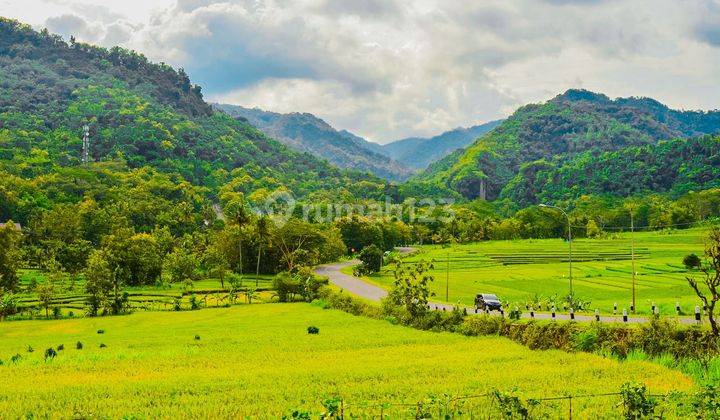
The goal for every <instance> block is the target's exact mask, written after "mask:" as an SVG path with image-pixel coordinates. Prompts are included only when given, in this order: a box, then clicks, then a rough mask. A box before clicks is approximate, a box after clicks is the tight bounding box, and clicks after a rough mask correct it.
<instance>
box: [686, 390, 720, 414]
mask: <svg viewBox="0 0 720 420" xmlns="http://www.w3.org/2000/svg"><path fill="white" fill-rule="evenodd" d="M692 406H693V411H695V414H696V416H697V418H699V419H719V418H720V388H718V386H717V385H713V384H710V385H705V386H704V387H702V388H701V389H700V391H698V392H697V393H696V394H695V396H694V398H693V402H692Z"/></svg>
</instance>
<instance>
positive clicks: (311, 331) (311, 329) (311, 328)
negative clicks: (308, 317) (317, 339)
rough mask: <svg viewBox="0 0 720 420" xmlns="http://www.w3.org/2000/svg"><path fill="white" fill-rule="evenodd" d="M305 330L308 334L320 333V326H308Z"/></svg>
mask: <svg viewBox="0 0 720 420" xmlns="http://www.w3.org/2000/svg"><path fill="white" fill-rule="evenodd" d="M307 332H308V334H320V328H318V327H314V326H309V327H308V328H307Z"/></svg>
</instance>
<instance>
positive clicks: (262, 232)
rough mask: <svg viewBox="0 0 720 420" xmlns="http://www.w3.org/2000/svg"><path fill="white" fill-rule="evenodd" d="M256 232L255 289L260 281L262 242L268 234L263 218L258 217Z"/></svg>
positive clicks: (265, 219) (266, 223) (266, 222)
mask: <svg viewBox="0 0 720 420" xmlns="http://www.w3.org/2000/svg"><path fill="white" fill-rule="evenodd" d="M257 232H258V255H257V265H256V267H255V287H258V284H259V283H258V282H259V281H260V256H261V252H262V246H263V241H264V240H265V236H266V235H267V233H268V220H267V218H266V217H265V216H260V218H259V219H258V221H257Z"/></svg>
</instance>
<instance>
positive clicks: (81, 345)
mask: <svg viewBox="0 0 720 420" xmlns="http://www.w3.org/2000/svg"><path fill="white" fill-rule="evenodd" d="M75 348H76V349H77V350H82V349H83V343H81V342H79V341H78V342H77V343H75Z"/></svg>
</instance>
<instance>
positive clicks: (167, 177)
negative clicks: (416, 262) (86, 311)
mask: <svg viewBox="0 0 720 420" xmlns="http://www.w3.org/2000/svg"><path fill="white" fill-rule="evenodd" d="M85 124H87V125H89V127H90V138H91V147H90V157H91V160H92V161H94V162H95V163H94V164H90V165H82V166H81V165H80V163H81V162H80V158H81V149H82V140H81V136H82V127H83V125H85ZM109 171H110V172H113V173H112V174H108V172H109ZM118 172H123V173H125V175H122V176H120V175H119V174H118ZM131 173H136V174H143V175H141V176H142V177H144V179H145V180H146V181H147V179H149V178H152V177H154V176H156V175H157V174H163V175H162V176H160V175H157V176H160V178H162V180H163V182H171V183H173V184H175V185H176V186H181V185H182V184H183V183H185V184H187V185H188V187H187V188H192V189H195V190H196V192H197V193H198V194H201V195H205V196H208V195H215V194H217V193H218V191H219V190H220V189H221V188H223V187H225V189H228V190H234V191H235V192H239V193H244V194H245V195H247V196H249V197H250V196H252V194H255V197H256V198H258V199H260V198H261V197H263V196H265V195H267V194H269V193H271V192H273V191H276V190H284V189H290V190H292V191H293V192H295V194H296V195H298V196H306V195H308V194H312V193H321V194H335V195H336V196H343V197H352V196H357V197H371V198H375V197H381V196H383V194H384V193H385V192H386V188H387V185H386V183H385V182H383V181H381V180H379V179H377V178H375V177H373V176H371V175H369V174H363V173H359V172H349V171H343V170H340V169H337V168H335V167H333V166H331V165H329V164H328V163H326V162H323V161H320V160H318V159H316V158H315V157H313V156H310V155H309V154H306V153H298V152H295V151H292V150H290V149H288V148H287V147H286V146H284V145H282V144H280V143H279V142H277V141H275V140H273V139H270V138H269V137H267V136H265V135H264V134H262V133H261V132H260V131H258V130H257V129H255V128H254V127H252V126H250V125H249V124H248V123H247V122H243V121H237V120H235V119H233V118H231V117H229V116H227V115H224V114H222V113H216V112H214V111H213V110H212V108H211V107H210V106H209V105H208V104H207V103H205V101H204V100H203V98H202V94H201V90H200V88H199V87H198V86H194V85H192V84H191V83H190V80H189V79H188V76H187V75H186V74H185V73H184V72H183V71H182V70H179V71H176V70H174V69H172V68H171V67H169V66H167V65H164V64H153V63H151V62H149V61H148V60H147V59H146V58H145V57H143V56H142V55H139V54H137V53H134V52H131V51H127V50H124V49H121V48H112V49H110V50H106V49H103V48H98V47H94V46H90V45H87V44H81V43H76V42H74V41H73V40H71V42H69V43H66V42H65V41H63V39H62V38H60V37H59V36H56V35H52V34H49V33H47V31H42V32H36V31H34V30H32V29H31V28H30V27H29V26H27V25H23V24H20V23H18V22H16V21H12V20H7V19H0V196H2V197H3V203H2V204H1V205H0V220H5V219H8V218H12V219H13V220H20V221H23V220H26V219H27V218H28V216H29V212H31V211H37V210H38V209H40V208H48V207H52V206H53V205H54V204H55V203H58V202H77V201H79V200H81V199H83V197H86V196H88V195H91V196H92V195H93V194H96V196H95V198H97V199H101V198H102V194H101V193H99V192H98V191H105V189H106V188H120V186H119V185H117V183H123V182H130V183H132V182H136V181H137V180H134V181H129V180H128V177H129V176H128V175H127V174H131ZM153 174H155V175H153ZM139 176H140V175H139ZM130 178H131V177H130ZM360 181H363V182H360ZM138 182H139V181H138ZM113 183H115V184H113ZM100 184H102V185H100ZM183 188H185V187H183Z"/></svg>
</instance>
